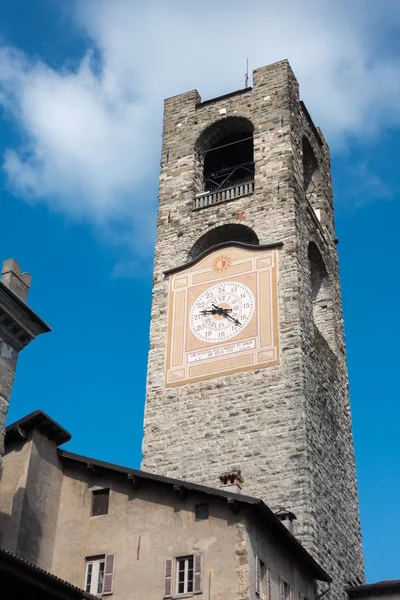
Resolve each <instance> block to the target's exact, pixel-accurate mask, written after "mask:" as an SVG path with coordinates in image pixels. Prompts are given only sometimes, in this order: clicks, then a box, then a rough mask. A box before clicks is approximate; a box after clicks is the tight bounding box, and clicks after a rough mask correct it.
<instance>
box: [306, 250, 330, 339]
mask: <svg viewBox="0 0 400 600" xmlns="http://www.w3.org/2000/svg"><path fill="white" fill-rule="evenodd" d="M308 260H309V265H310V289H311V302H312V311H313V320H314V324H315V325H316V327H317V328H318V330H319V331H320V333H321V334H322V335H323V337H324V338H325V340H326V341H327V342H328V343H329V345H330V346H331V347H332V348H334V347H335V320H334V313H333V299H332V285H331V281H330V279H329V276H328V272H327V270H326V266H325V263H324V260H323V258H322V256H321V253H320V251H319V249H318V247H317V245H316V244H315V243H314V242H310V244H309V246H308Z"/></svg>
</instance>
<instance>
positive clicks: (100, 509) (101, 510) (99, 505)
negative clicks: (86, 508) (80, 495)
mask: <svg viewBox="0 0 400 600" xmlns="http://www.w3.org/2000/svg"><path fill="white" fill-rule="evenodd" d="M109 499H110V490H109V489H104V490H94V491H93V492H92V517H98V516H99V515H106V514H108V503H109Z"/></svg>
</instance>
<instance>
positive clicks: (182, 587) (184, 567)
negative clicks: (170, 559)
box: [176, 556, 193, 594]
mask: <svg viewBox="0 0 400 600" xmlns="http://www.w3.org/2000/svg"><path fill="white" fill-rule="evenodd" d="M191 592H193V556H185V557H184V558H178V559H177V560H176V593H177V594H190V593H191Z"/></svg>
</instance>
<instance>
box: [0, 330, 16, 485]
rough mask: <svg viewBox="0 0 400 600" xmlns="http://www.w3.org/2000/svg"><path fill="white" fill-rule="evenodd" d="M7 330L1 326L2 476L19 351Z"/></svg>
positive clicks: (0, 429) (0, 464) (0, 439)
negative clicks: (12, 344) (8, 416)
mask: <svg viewBox="0 0 400 600" xmlns="http://www.w3.org/2000/svg"><path fill="white" fill-rule="evenodd" d="M6 337H7V336H6V332H5V331H3V328H2V327H1V326H0V477H1V471H2V460H3V455H4V436H5V426H6V419H7V413H8V406H9V402H10V396H11V390H12V385H13V381H14V377H15V369H16V366H17V358H18V352H17V351H16V350H15V349H14V348H13V347H12V346H11V345H9V344H7V342H6V341H5V338H6Z"/></svg>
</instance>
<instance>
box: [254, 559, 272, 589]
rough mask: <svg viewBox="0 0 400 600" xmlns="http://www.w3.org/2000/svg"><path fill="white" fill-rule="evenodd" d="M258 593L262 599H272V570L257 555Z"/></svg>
mask: <svg viewBox="0 0 400 600" xmlns="http://www.w3.org/2000/svg"><path fill="white" fill-rule="evenodd" d="M256 594H257V595H258V596H260V598H261V599H262V600H271V598H272V588H271V570H270V569H269V568H268V567H267V565H266V564H265V562H264V561H263V560H261V558H259V557H258V556H256Z"/></svg>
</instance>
